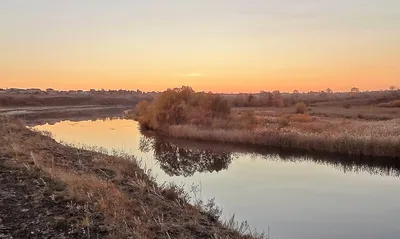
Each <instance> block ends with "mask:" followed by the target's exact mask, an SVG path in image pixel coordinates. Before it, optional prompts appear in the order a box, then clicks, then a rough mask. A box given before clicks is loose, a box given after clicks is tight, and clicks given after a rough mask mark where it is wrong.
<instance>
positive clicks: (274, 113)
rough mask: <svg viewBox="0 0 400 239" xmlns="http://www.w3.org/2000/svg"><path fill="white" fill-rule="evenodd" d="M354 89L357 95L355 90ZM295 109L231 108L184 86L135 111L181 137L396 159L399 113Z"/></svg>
mask: <svg viewBox="0 0 400 239" xmlns="http://www.w3.org/2000/svg"><path fill="white" fill-rule="evenodd" d="M352 93H353V94H360V92H359V90H357V89H353V91H352ZM278 95H279V94H278V92H275V99H280V97H278ZM272 96H273V95H272ZM200 99H201V100H200ZM210 99H218V100H217V101H215V102H217V103H216V104H217V105H223V107H216V106H215V105H214V106H213V104H215V102H214V101H212V100H210ZM271 99H274V97H272V98H271ZM253 100H254V98H253V97H252V98H251V99H250V98H249V99H248V101H253ZM204 102H208V104H205V103H204ZM332 109H335V110H332ZM307 111H310V113H309V114H307V113H306V112H307ZM381 112H383V114H381ZM295 113H296V114H293V109H290V108H276V107H274V108H241V109H238V108H235V109H230V107H229V105H228V104H227V103H226V101H225V100H224V99H223V98H222V97H220V96H218V95H215V94H210V93H208V94H205V93H195V92H193V90H192V89H190V88H188V87H183V88H178V89H173V90H168V91H166V92H164V93H162V94H161V95H160V96H159V97H158V98H156V99H155V100H154V101H153V102H151V103H141V104H139V105H138V107H137V110H136V116H137V118H138V120H139V123H140V124H141V125H142V126H143V127H145V128H149V129H155V130H158V131H161V132H164V133H166V134H168V135H171V136H174V137H179V138H188V139H196V140H214V141H221V142H230V143H243V144H255V145H262V146H269V147H278V148H292V149H303V150H311V151H326V152H332V153H342V154H352V155H368V156H389V157H400V150H399V149H400V137H399V136H400V121H399V119H398V118H400V115H399V112H397V111H396V112H392V111H390V112H389V111H387V112H386V111H385V110H384V109H383V108H379V107H372V106H370V107H366V108H362V107H352V108H351V109H344V108H342V107H336V108H335V107H322V106H313V107H312V108H311V109H308V108H307V106H306V104H305V103H303V102H299V103H297V104H296V106H295ZM389 119H392V120H389ZM381 120H386V121H381Z"/></svg>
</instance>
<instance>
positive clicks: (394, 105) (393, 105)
mask: <svg viewBox="0 0 400 239" xmlns="http://www.w3.org/2000/svg"><path fill="white" fill-rule="evenodd" d="M378 106H379V107H386V108H400V100H394V101H391V102H389V103H381V104H379V105H378Z"/></svg>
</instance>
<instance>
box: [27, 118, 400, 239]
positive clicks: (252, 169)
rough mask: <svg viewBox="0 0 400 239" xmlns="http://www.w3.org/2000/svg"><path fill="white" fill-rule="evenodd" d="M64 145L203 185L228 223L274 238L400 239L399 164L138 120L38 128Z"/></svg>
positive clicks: (159, 175)
mask: <svg viewBox="0 0 400 239" xmlns="http://www.w3.org/2000/svg"><path fill="white" fill-rule="evenodd" d="M34 128H35V129H38V130H47V131H50V132H51V133H52V134H53V137H54V138H55V139H56V140H57V141H64V142H68V143H74V144H85V145H91V146H101V147H104V148H106V149H108V150H111V149H119V150H122V151H124V152H125V153H128V154H134V155H135V156H136V158H138V159H139V160H141V161H142V164H145V165H146V167H147V168H150V169H151V170H152V174H153V175H156V176H157V181H158V182H159V183H163V182H171V181H172V182H175V183H177V184H181V183H183V184H184V185H186V187H187V188H189V186H190V185H197V186H198V188H200V189H201V190H200V191H201V197H202V198H204V199H206V198H215V202H216V203H217V204H218V205H219V206H221V207H222V209H223V215H222V217H223V218H229V217H230V216H232V215H233V214H235V216H236V217H235V218H236V219H237V220H238V221H245V220H247V221H248V223H249V224H250V226H251V227H252V228H257V230H258V231H265V232H267V231H268V230H269V231H270V235H271V237H273V238H285V239H291V238H293V239H314V238H315V239H317V238H318V239H320V238H324V239H337V238H360V239H361V238H362V239H369V238H370V239H372V238H374V239H375V238H399V235H400V226H399V222H400V190H399V188H400V178H399V172H400V163H399V162H397V161H395V160H388V159H379V160H378V159H374V160H372V159H369V160H360V159H356V158H352V157H348V158H344V157H332V156H315V155H306V154H304V153H303V154H299V153H297V154H293V153H285V152H278V151H275V152H272V151H271V150H268V151H267V150H261V149H259V148H258V149H256V148H253V149H251V148H244V147H238V146H228V145H219V144H215V143H196V142H187V141H182V140H171V139H169V140H168V139H162V138H159V137H155V136H145V135H143V134H141V132H140V131H139V129H138V125H137V123H136V122H135V121H131V120H124V119H101V120H86V121H77V122H73V121H60V122H57V123H54V124H51V125H50V124H44V125H40V126H35V127H34Z"/></svg>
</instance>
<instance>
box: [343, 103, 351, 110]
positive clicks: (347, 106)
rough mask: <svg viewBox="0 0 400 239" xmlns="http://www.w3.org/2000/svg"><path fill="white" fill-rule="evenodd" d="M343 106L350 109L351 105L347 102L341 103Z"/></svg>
mask: <svg viewBox="0 0 400 239" xmlns="http://www.w3.org/2000/svg"><path fill="white" fill-rule="evenodd" d="M343 108H345V109H350V108H351V105H350V104H348V103H347V104H344V105H343Z"/></svg>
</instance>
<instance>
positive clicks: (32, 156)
mask: <svg viewBox="0 0 400 239" xmlns="http://www.w3.org/2000/svg"><path fill="white" fill-rule="evenodd" d="M0 136H1V138H2V140H1V141H0V159H1V160H0V182H1V184H0V185H1V186H0V187H1V188H0V189H1V190H0V192H1V193H0V205H1V207H0V229H1V231H0V236H4V237H11V236H12V237H32V236H33V237H40V238H43V237H49V238H50V237H56V238H63V237H64V238H65V237H67V238H76V237H89V238H90V237H93V238H103V237H106V238H128V237H132V238H255V237H251V236H244V235H241V234H242V233H241V232H239V231H238V230H236V229H235V228H234V225H236V224H235V223H229V222H228V223H222V222H220V221H219V220H218V213H216V211H214V209H215V207H214V206H215V205H207V206H208V207H203V206H202V205H200V204H199V205H191V204H189V203H188V201H189V198H188V195H187V194H185V193H183V192H182V191H181V190H180V189H179V188H178V187H176V186H173V185H170V186H159V185H157V184H156V183H155V181H154V180H153V179H152V178H151V177H149V176H148V174H146V173H145V172H144V171H143V169H141V168H140V167H139V165H138V163H137V162H136V161H135V159H133V158H127V156H124V155H121V154H120V155H116V156H108V155H105V154H102V153H99V152H95V151H89V150H86V149H78V148H73V147H69V146H64V145H61V144H59V143H57V142H56V141H55V140H53V139H52V138H50V137H48V136H45V135H43V134H41V133H39V132H33V131H31V130H29V129H27V128H26V127H25V126H24V125H23V124H22V123H20V122H18V121H16V120H14V119H10V118H6V117H0Z"/></svg>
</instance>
